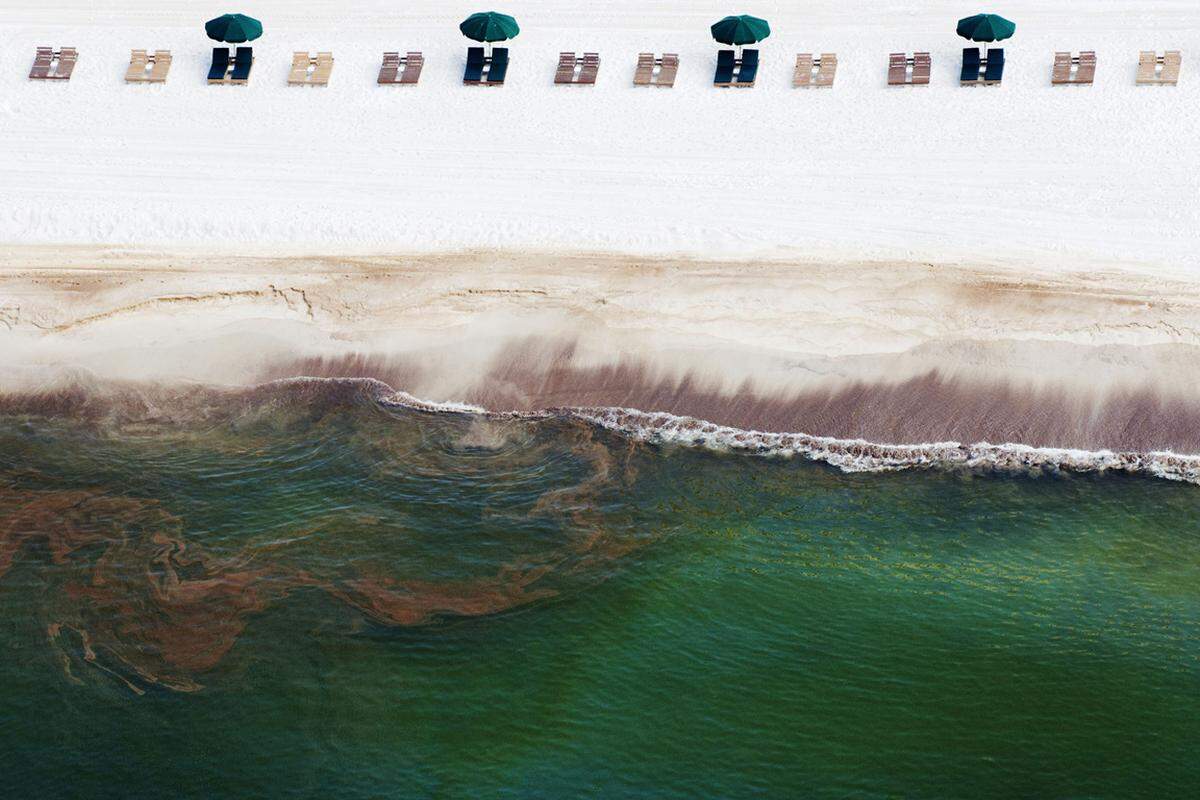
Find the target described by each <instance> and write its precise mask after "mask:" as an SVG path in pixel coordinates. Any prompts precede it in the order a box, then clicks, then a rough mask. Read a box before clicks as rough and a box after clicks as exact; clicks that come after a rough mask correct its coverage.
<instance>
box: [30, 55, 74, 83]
mask: <svg viewBox="0 0 1200 800" xmlns="http://www.w3.org/2000/svg"><path fill="white" fill-rule="evenodd" d="M78 58H79V53H78V52H77V51H76V50H75V48H74V47H64V48H62V49H61V50H54V49H53V48H50V47H39V48H38V49H37V50H36V51H35V53H34V57H33V67H32V68H31V69H30V70H29V79H30V80H34V81H69V80H71V73H72V72H74V71H75V62H76V60H78Z"/></svg>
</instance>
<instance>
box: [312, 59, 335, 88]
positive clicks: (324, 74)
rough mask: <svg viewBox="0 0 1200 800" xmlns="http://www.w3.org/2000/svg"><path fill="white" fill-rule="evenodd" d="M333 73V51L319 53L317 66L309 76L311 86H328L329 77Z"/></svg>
mask: <svg viewBox="0 0 1200 800" xmlns="http://www.w3.org/2000/svg"><path fill="white" fill-rule="evenodd" d="M332 75H333V53H330V52H323V53H317V60H316V67H315V68H314V69H313V71H312V75H311V76H310V77H309V80H308V82H309V84H310V85H311V86H328V85H329V78H330V77H331V76H332Z"/></svg>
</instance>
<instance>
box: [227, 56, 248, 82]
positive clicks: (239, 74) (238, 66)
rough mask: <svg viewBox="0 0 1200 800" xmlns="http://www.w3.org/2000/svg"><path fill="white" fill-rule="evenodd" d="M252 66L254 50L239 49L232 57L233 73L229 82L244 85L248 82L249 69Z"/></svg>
mask: <svg viewBox="0 0 1200 800" xmlns="http://www.w3.org/2000/svg"><path fill="white" fill-rule="evenodd" d="M253 66H254V48H253V47H239V48H238V49H237V53H236V54H235V55H234V57H233V72H231V73H230V74H229V80H231V81H233V82H234V83H245V82H246V81H248V80H250V68H251V67H253Z"/></svg>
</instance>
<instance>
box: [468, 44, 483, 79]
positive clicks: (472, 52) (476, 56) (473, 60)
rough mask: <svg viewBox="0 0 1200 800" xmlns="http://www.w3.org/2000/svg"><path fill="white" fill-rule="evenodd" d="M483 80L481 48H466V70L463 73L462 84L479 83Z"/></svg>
mask: <svg viewBox="0 0 1200 800" xmlns="http://www.w3.org/2000/svg"><path fill="white" fill-rule="evenodd" d="M482 80H483V48H482V47H468V48H467V68H466V70H465V71H464V72H463V83H479V82H480V81H482Z"/></svg>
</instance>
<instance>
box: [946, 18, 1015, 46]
mask: <svg viewBox="0 0 1200 800" xmlns="http://www.w3.org/2000/svg"><path fill="white" fill-rule="evenodd" d="M1016 32H1017V23H1015V22H1009V21H1008V20H1006V19H1005V18H1004V17H1002V16H1000V15H999V14H976V15H975V16H973V17H964V18H963V19H960V20H959V21H958V35H959V36H961V37H963V38H964V39H970V40H971V41H972V42H998V41H1000V40H1001V39H1007V38H1009V37H1010V36H1012V35H1013V34H1014V33H1016Z"/></svg>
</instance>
